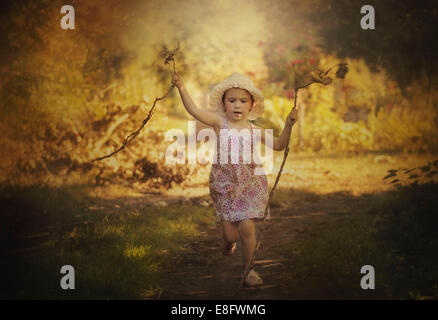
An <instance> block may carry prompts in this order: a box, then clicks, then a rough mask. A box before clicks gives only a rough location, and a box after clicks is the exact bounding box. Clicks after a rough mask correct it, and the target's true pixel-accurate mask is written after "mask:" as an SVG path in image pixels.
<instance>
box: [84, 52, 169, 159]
mask: <svg viewBox="0 0 438 320" xmlns="http://www.w3.org/2000/svg"><path fill="white" fill-rule="evenodd" d="M172 62H173V71H174V72H175V73H176V69H175V60H173V59H172ZM173 88H175V86H174V85H172V86H171V87H170V89H169V90H168V91H167V93H166V94H165V95H164V96H162V97H160V98H155V101H154V104H153V105H152V107H151V110H149V113H148V115H147V117H146V118H145V119H144V120H143V123H142V125H141V126H140V128H138V129H137V130H136V131H134V132H133V133H131V134H130V135H129V136H127V137H126V138H125V140H124V141H123V144H122V146H120V147H119V148H118V149H116V150H115V151H113V152H111V153H110V154H107V155H106V156H103V157H99V158H96V159H94V160H91V161H99V160H103V159H106V158H109V157H111V156H113V155H115V154H116V153H118V152H120V151H122V150H123V149H125V147H126V145H127V144H128V143H130V142H131V141H132V140H134V138H135V137H136V136H138V134H139V133H140V131H141V130H142V129H143V128H144V126H145V125H146V123H148V121H149V120H150V118H151V117H152V112H153V111H154V109H155V105H156V103H157V102H158V101H160V100H163V99H164V98H166V97H167V96H168V95H169V94H170V92H171V91H172V90H173Z"/></svg>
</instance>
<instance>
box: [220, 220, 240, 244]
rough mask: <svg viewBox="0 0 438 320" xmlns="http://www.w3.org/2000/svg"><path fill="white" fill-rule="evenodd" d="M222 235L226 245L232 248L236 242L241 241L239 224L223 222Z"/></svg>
mask: <svg viewBox="0 0 438 320" xmlns="http://www.w3.org/2000/svg"><path fill="white" fill-rule="evenodd" d="M222 235H223V238H224V241H225V245H226V246H227V247H230V246H231V245H232V244H233V243H234V242H237V241H239V239H240V235H239V228H238V222H230V221H222Z"/></svg>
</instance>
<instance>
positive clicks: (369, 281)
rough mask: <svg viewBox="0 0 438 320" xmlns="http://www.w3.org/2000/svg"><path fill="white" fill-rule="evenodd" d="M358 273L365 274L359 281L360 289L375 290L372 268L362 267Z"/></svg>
mask: <svg viewBox="0 0 438 320" xmlns="http://www.w3.org/2000/svg"><path fill="white" fill-rule="evenodd" d="M360 273H362V274H365V275H364V276H363V277H362V279H361V280H360V287H361V288H362V289H363V290H368V289H372V290H373V289H375V279H374V267H373V266H371V265H365V266H362V268H361V269H360Z"/></svg>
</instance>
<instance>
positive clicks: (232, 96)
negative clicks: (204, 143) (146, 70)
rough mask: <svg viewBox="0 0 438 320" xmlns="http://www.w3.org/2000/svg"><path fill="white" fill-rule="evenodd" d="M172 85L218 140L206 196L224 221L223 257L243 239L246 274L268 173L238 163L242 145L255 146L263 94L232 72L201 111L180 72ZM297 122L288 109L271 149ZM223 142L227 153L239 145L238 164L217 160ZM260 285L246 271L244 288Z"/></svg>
mask: <svg viewBox="0 0 438 320" xmlns="http://www.w3.org/2000/svg"><path fill="white" fill-rule="evenodd" d="M172 83H173V85H175V86H176V87H177V88H178V91H179V94H180V96H181V100H182V102H183V104H184V107H185V108H186V110H187V112H188V113H189V114H191V115H192V116H193V117H194V118H195V119H197V120H199V121H201V122H203V123H205V124H206V125H208V126H211V127H213V129H214V130H215V132H216V135H217V137H218V138H217V140H216V141H217V147H216V154H215V159H216V160H217V161H216V163H213V164H212V166H211V173H210V179H209V187H210V196H211V198H212V200H213V204H214V207H215V210H216V214H217V215H218V217H219V218H220V219H221V223H222V232H223V239H224V242H225V243H224V247H223V254H224V255H227V256H230V255H232V254H233V253H234V252H235V250H236V242H237V241H238V240H241V241H242V257H243V264H244V272H246V270H247V268H248V267H249V264H250V262H251V258H252V256H253V254H254V250H255V247H256V236H255V223H254V221H255V220H256V219H260V218H263V216H264V213H265V208H266V205H267V203H268V199H269V193H268V183H267V178H266V175H265V174H261V175H260V174H259V171H258V174H255V169H256V168H257V167H260V166H261V165H257V164H255V162H251V163H249V164H247V163H242V146H243V144H244V143H248V144H250V145H251V149H249V150H253V147H255V146H252V141H253V139H251V137H252V130H253V129H254V128H258V129H261V128H259V127H257V126H255V125H253V124H252V123H251V122H249V120H255V119H257V118H258V117H259V116H260V115H261V114H262V113H263V105H264V103H263V102H264V98H263V95H262V93H261V91H260V90H258V89H257V88H256V87H255V86H254V84H253V82H252V81H251V80H250V79H249V78H248V77H246V76H244V75H242V74H239V73H233V74H232V75H231V76H230V77H228V78H227V79H225V80H224V81H222V82H221V83H219V84H218V85H217V86H216V87H214V89H213V91H212V93H211V95H210V105H211V107H212V108H213V111H211V110H205V109H199V108H198V107H197V106H196V105H195V103H194V102H193V100H192V98H191V97H190V95H189V93H188V92H187V90H186V88H185V86H184V83H183V80H182V78H181V77H180V76H179V75H178V74H176V73H174V75H173V79H172ZM297 118H298V110H292V112H291V113H289V115H288V117H287V119H286V124H285V127H284V129H283V131H282V133H281V134H280V136H279V137H278V138H276V137H274V138H273V146H272V148H273V149H274V150H283V149H284V148H285V147H286V143H287V140H288V137H289V135H290V134H291V131H292V126H293V125H294V124H295V122H296V121H297ZM231 129H236V130H237V131H238V132H240V130H243V129H249V130H250V131H251V136H249V139H246V138H247V137H245V136H242V135H237V136H235V135H233V134H232V133H230V132H232V131H231ZM236 130H233V131H234V132H235V131H236ZM261 133H262V134H261V142H262V143H265V134H264V130H261ZM224 138H225V139H224ZM220 139H221V140H220ZM224 140H225V141H224ZM224 143H225V144H227V143H228V148H225V150H227V151H228V150H233V147H232V146H233V145H237V146H238V148H239V149H238V150H239V163H237V164H235V163H234V162H235V161H234V162H232V161H228V163H225V164H224V163H223V161H221V160H220V159H221V157H220V152H221V150H224V148H222V147H221V146H223V144H224ZM234 150H236V149H234ZM222 152H223V151H222ZM227 157H229V155H227ZM221 162H222V163H221ZM256 163H260V162H259V161H257V162H256ZM259 169H260V168H259ZM263 173H264V172H263ZM262 283H263V281H262V279H261V278H260V276H259V274H258V273H257V272H256V271H255V270H254V269H252V270H250V271H249V273H248V276H247V278H246V279H245V285H247V286H255V285H260V284H262Z"/></svg>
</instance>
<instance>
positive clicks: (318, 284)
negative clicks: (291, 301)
mask: <svg viewBox="0 0 438 320" xmlns="http://www.w3.org/2000/svg"><path fill="white" fill-rule="evenodd" d="M437 194H438V185H436V184H428V185H419V186H418V185H417V186H410V187H403V188H399V189H398V190H394V191H390V192H384V193H380V194H378V195H375V197H374V200H373V201H368V202H366V203H364V205H363V207H362V209H358V210H357V211H354V212H351V213H349V214H342V215H340V216H342V218H340V219H329V221H328V223H326V224H323V225H314V226H312V232H311V233H310V235H309V234H307V235H305V236H303V237H300V238H299V240H298V241H294V242H293V243H289V244H286V245H283V246H281V247H277V248H276V249H277V250H279V252H281V253H283V254H284V255H286V256H287V257H288V259H289V263H288V265H289V266H290V269H289V270H288V271H287V272H286V273H285V274H284V281H285V283H286V284H287V286H289V287H290V288H293V289H291V290H293V291H294V295H296V296H297V298H308V299H438V290H437V289H438V259H436V253H437V252H438V232H437V231H436V226H437V225H438V215H437V214H436V209H435V208H437V206H438V197H436V195H437ZM336 216H337V215H336ZM363 265H372V266H373V267H374V269H375V290H362V289H361V287H360V281H361V278H362V277H363V276H364V274H361V273H360V270H361V267H362V266H363Z"/></svg>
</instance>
